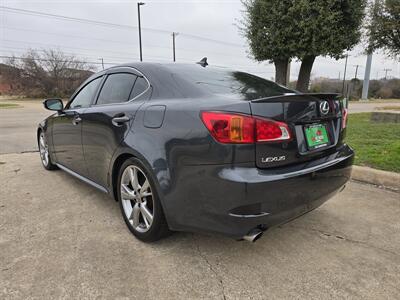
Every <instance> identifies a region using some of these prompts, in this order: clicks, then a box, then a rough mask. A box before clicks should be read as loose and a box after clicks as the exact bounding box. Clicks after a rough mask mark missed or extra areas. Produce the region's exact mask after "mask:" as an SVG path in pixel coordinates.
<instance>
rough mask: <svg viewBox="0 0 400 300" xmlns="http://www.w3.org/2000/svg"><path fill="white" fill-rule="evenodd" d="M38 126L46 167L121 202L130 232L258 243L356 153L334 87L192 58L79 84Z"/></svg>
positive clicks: (332, 187)
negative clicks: (290, 83) (287, 83)
mask: <svg viewBox="0 0 400 300" xmlns="http://www.w3.org/2000/svg"><path fill="white" fill-rule="evenodd" d="M44 105H45V107H46V108H47V109H50V110H54V111H55V113H54V114H53V115H52V116H50V117H48V118H47V119H46V120H44V121H43V122H41V123H40V125H39V127H38V130H37V138H38V145H39V149H40V156H41V160H42V163H43V166H44V167H45V168H46V169H48V170H52V169H58V168H59V169H62V170H64V171H66V172H68V173H70V174H72V175H73V176H76V177H78V178H80V179H81V180H83V181H85V182H87V183H88V184H90V185H92V186H94V187H96V188H98V189H99V190H100V191H103V192H104V193H108V194H110V195H111V196H113V197H114V198H115V199H116V200H117V201H119V204H120V207H121V211H122V216H123V218H124V220H125V222H126V224H127V226H128V228H129V230H130V231H131V232H132V233H133V234H134V235H135V236H136V237H137V238H139V239H140V240H143V241H155V240H157V239H160V238H161V237H163V236H166V235H167V234H168V233H170V232H171V231H195V232H212V233H218V234H224V235H227V236H230V237H233V238H235V239H243V238H244V239H246V240H250V241H255V240H256V239H258V238H259V237H260V236H261V235H262V233H263V231H265V230H266V229H268V228H270V227H271V226H274V225H277V224H281V223H284V222H287V221H289V220H291V219H293V218H296V217H298V216H300V215H302V214H304V213H306V212H308V211H310V210H312V209H314V208H316V207H318V206H319V205H321V204H322V203H323V202H324V201H326V200H327V199H329V198H330V197H332V196H333V195H334V194H335V193H337V192H338V191H340V190H342V189H343V187H344V185H345V184H346V182H347V181H348V180H349V178H350V173H351V165H352V162H353V156H354V153H353V150H352V149H351V148H350V147H349V146H347V145H346V144H345V143H344V140H343V139H344V136H345V131H346V118H347V110H346V108H345V107H344V105H343V103H342V102H341V101H340V100H339V99H338V98H337V95H335V94H300V93H298V92H296V91H292V90H289V89H287V88H285V87H282V86H280V85H277V84H275V83H273V82H271V81H268V80H265V79H262V78H260V77H257V76H254V75H251V74H248V73H244V72H239V71H232V70H229V69H224V68H213V67H209V66H208V67H203V66H201V65H198V64H193V65H186V64H157V63H133V64H126V65H121V66H118V67H113V68H110V69H108V70H105V71H102V72H99V73H97V74H95V75H93V76H91V77H90V78H89V79H88V80H86V81H85V82H84V83H83V84H82V85H81V86H80V87H79V88H78V89H77V91H76V92H75V93H74V94H73V96H72V97H71V99H70V101H69V102H68V103H67V104H66V106H65V107H63V103H62V102H61V100H59V99H48V100H46V101H45V102H44Z"/></svg>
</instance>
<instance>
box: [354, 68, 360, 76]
mask: <svg viewBox="0 0 400 300" xmlns="http://www.w3.org/2000/svg"><path fill="white" fill-rule="evenodd" d="M355 67H356V74H355V75H354V79H357V73H358V67H359V65H355Z"/></svg>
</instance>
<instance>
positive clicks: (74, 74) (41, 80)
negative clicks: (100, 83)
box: [6, 49, 94, 97]
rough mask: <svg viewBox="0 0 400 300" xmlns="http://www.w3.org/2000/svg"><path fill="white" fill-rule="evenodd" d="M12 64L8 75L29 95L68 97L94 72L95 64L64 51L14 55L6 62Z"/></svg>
mask: <svg viewBox="0 0 400 300" xmlns="http://www.w3.org/2000/svg"><path fill="white" fill-rule="evenodd" d="M6 64H7V65H9V66H12V67H13V70H15V71H13V74H11V73H10V74H9V75H8V79H9V80H10V81H11V82H12V83H18V84H19V85H20V86H22V89H23V91H22V92H24V93H25V94H26V95H30V96H45V97H49V96H58V97H65V96H69V95H71V94H72V93H73V91H74V90H75V89H76V88H77V86H78V85H79V84H80V83H82V81H84V80H85V79H86V78H87V77H89V76H90V75H91V74H92V70H93V69H94V68H93V66H91V65H89V64H87V63H85V62H82V61H80V60H78V59H77V58H76V57H75V56H73V55H66V54H65V53H63V52H62V51H61V50H54V49H49V50H29V51H28V52H27V53H25V54H24V55H23V58H22V59H18V58H16V57H12V58H11V59H9V60H8V61H7V62H6Z"/></svg>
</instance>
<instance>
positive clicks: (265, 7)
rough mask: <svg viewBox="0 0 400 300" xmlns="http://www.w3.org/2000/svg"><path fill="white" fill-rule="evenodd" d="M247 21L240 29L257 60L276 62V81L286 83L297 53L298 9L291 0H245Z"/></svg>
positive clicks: (245, 17) (245, 19)
mask: <svg viewBox="0 0 400 300" xmlns="http://www.w3.org/2000/svg"><path fill="white" fill-rule="evenodd" d="M243 5H244V6H245V11H244V20H243V22H242V27H240V30H241V31H242V32H243V34H244V36H245V37H246V38H247V40H248V42H249V45H250V53H251V55H252V56H253V58H254V59H255V60H257V61H265V60H268V61H271V62H273V63H274V65H275V81H276V82H277V83H280V84H284V85H286V84H287V82H286V75H287V67H288V63H289V61H290V60H291V59H292V58H293V57H295V56H296V50H297V46H296V40H298V38H297V37H296V34H297V32H295V31H293V30H292V29H293V24H294V21H293V20H294V18H295V11H294V10H293V1H290V0H269V1H260V0H243Z"/></svg>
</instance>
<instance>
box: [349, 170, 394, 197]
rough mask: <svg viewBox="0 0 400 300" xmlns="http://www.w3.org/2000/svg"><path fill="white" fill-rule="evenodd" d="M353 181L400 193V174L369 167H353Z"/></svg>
mask: <svg viewBox="0 0 400 300" xmlns="http://www.w3.org/2000/svg"><path fill="white" fill-rule="evenodd" d="M351 179H354V180H358V181H362V182H366V183H371V184H375V185H379V186H383V187H385V188H389V189H391V190H395V191H400V174H399V173H394V172H388V171H381V170H377V169H373V168H369V167H361V166H353V172H352V174H351Z"/></svg>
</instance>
